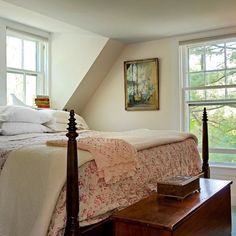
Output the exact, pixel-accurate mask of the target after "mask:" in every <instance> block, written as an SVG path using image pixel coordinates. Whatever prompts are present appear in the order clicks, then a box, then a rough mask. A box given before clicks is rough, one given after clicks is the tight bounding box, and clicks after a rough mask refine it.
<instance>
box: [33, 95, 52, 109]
mask: <svg viewBox="0 0 236 236" xmlns="http://www.w3.org/2000/svg"><path fill="white" fill-rule="evenodd" d="M35 105H36V106H37V107H38V108H50V101H49V96H44V95H37V97H36V98H35Z"/></svg>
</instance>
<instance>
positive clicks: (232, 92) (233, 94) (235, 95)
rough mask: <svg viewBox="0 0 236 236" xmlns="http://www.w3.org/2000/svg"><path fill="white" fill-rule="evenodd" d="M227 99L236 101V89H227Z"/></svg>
mask: <svg viewBox="0 0 236 236" xmlns="http://www.w3.org/2000/svg"><path fill="white" fill-rule="evenodd" d="M227 98H228V99H236V88H228V89H227Z"/></svg>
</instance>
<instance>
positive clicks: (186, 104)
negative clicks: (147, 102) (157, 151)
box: [180, 39, 236, 155]
mask: <svg viewBox="0 0 236 236" xmlns="http://www.w3.org/2000/svg"><path fill="white" fill-rule="evenodd" d="M226 42H227V43H228V42H236V39H231V40H227V41H225V42H224V43H226ZM218 43H222V41H221V42H220V41H217V44H218ZM212 44H214V42H204V43H201V44H198V45H181V46H180V63H181V64H180V71H181V77H182V80H181V88H182V89H181V91H182V108H183V112H182V113H183V116H182V128H183V130H185V131H189V129H190V117H189V116H190V114H189V112H190V110H189V109H190V107H197V106H208V105H235V106H236V99H228V98H225V99H224V98H223V99H217V100H215V99H214V100H200V101H194V100H189V98H190V97H188V91H189V92H190V91H197V90H203V91H207V90H209V89H211V90H214V89H230V88H236V84H226V82H227V81H225V84H223V85H210V86H209V85H206V86H195V87H194V86H191V84H190V83H189V82H190V80H189V75H191V74H194V73H203V74H204V75H203V76H204V78H205V74H207V73H209V72H222V73H223V74H224V75H225V76H226V79H227V75H228V74H227V73H228V72H229V71H233V70H235V69H236V68H233V67H227V65H226V56H225V54H226V53H225V49H224V52H222V53H224V60H225V61H224V68H222V69H213V70H206V61H205V52H204V56H203V59H202V62H203V65H202V66H201V68H200V69H201V70H199V71H189V58H190V57H189V53H188V48H190V47H191V46H194V47H195V46H209V45H212ZM225 45H226V44H224V46H225ZM204 84H205V83H204ZM199 149H200V150H201V148H199ZM209 152H210V153H216V154H218V153H219V154H233V155H235V154H236V148H218V147H212V148H209Z"/></svg>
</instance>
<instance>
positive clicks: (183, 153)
mask: <svg viewBox="0 0 236 236" xmlns="http://www.w3.org/2000/svg"><path fill="white" fill-rule="evenodd" d="M89 133H90V132H88V133H87V134H86V133H82V134H81V136H82V137H83V136H85V137H86V136H90V134H89ZM61 137H64V138H65V139H66V137H65V134H53V135H40V136H38V135H37V136H36V135H35V136H32V137H30V138H29V137H28V138H27V137H26V138H24V137H23V138H18V139H15V140H11V141H8V140H5V141H4V139H0V175H1V169H2V168H3V165H4V162H5V161H6V159H7V156H8V154H9V152H10V151H12V150H15V149H17V148H20V147H22V146H24V145H30V144H36V143H45V142H46V141H47V140H52V139H58V138H60V139H61ZM0 138H2V137H0ZM136 158H137V166H138V168H137V171H136V173H135V175H134V176H132V177H129V178H127V180H126V181H119V182H117V183H115V184H107V183H105V181H104V179H101V178H99V175H98V172H97V166H96V164H95V162H94V161H90V162H87V163H85V164H84V165H82V166H81V167H80V168H79V191H80V195H79V199H80V211H79V220H80V226H86V225H90V224H94V223H97V222H99V221H101V220H103V219H105V218H107V217H108V216H110V215H111V214H112V213H113V212H114V211H116V210H119V209H122V208H124V207H127V206H129V205H131V204H133V203H135V202H137V201H139V200H140V199H142V198H144V197H146V196H148V195H149V194H150V193H151V192H152V191H155V190H156V182H157V181H158V180H161V179H163V178H165V177H167V176H175V175H195V174H198V173H199V172H200V170H201V160H200V157H199V153H198V150H197V145H196V142H195V141H194V139H192V138H189V139H186V140H184V141H181V142H177V143H173V144H166V145H161V146H158V147H153V148H149V149H145V150H141V151H138V155H136ZM65 199H66V191H65V186H64V187H63V189H62V191H61V194H60V196H59V198H58V201H57V204H56V206H55V210H54V213H53V216H52V219H51V223H50V226H49V229H48V235H50V236H52V235H53V236H60V235H63V233H64V227H65V222H66V205H65Z"/></svg>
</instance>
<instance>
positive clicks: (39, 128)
mask: <svg viewBox="0 0 236 236" xmlns="http://www.w3.org/2000/svg"><path fill="white" fill-rule="evenodd" d="M0 130H1V134H2V135H17V134H26V133H45V132H50V131H51V130H50V129H49V128H47V127H46V126H44V125H41V124H34V123H26V122H3V123H2V124H1V129H0Z"/></svg>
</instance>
